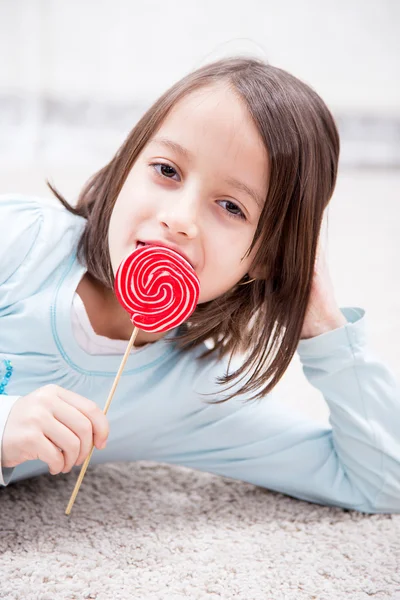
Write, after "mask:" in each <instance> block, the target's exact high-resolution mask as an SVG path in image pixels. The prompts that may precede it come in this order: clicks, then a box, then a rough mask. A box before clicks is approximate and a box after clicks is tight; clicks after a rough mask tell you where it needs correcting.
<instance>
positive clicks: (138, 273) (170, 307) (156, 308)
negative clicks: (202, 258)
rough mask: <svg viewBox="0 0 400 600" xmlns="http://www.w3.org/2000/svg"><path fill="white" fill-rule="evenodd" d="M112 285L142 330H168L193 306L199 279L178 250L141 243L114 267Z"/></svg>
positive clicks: (192, 308) (196, 298) (193, 308)
mask: <svg viewBox="0 0 400 600" xmlns="http://www.w3.org/2000/svg"><path fill="white" fill-rule="evenodd" d="M114 289H115V293H116V296H117V298H118V300H119V302H120V304H121V305H122V306H123V307H124V308H125V310H126V311H127V312H128V313H129V314H130V315H131V321H132V323H133V324H134V325H136V327H139V328H140V329H143V331H151V332H156V331H168V330H169V329H173V328H174V327H177V326H178V325H180V324H181V323H183V322H184V321H185V320H186V319H187V318H188V317H190V315H191V314H192V313H193V311H194V310H195V308H196V305H197V302H198V299H199V294H200V282H199V279H198V277H197V275H196V272H195V270H194V269H193V267H192V266H191V265H190V264H189V263H188V262H187V260H186V259H184V258H183V257H182V256H181V255H180V254H178V253H177V252H175V251H174V250H171V249H170V248H164V247H162V246H142V247H140V248H137V249H136V250H134V251H133V252H132V253H131V254H129V255H128V256H127V257H126V258H125V259H124V260H123V261H122V262H121V264H120V266H119V267H118V270H117V273H116V276H115V282H114Z"/></svg>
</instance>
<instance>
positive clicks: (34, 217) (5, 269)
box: [0, 194, 43, 486]
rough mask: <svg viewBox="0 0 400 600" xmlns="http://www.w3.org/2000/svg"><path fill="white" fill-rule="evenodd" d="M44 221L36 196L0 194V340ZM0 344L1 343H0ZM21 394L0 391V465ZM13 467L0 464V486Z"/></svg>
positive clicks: (9, 475) (6, 479)
mask: <svg viewBox="0 0 400 600" xmlns="http://www.w3.org/2000/svg"><path fill="white" fill-rule="evenodd" d="M42 221H43V216H42V210H41V208H40V205H39V203H38V202H37V200H36V199H35V198H29V197H25V196H20V195H16V194H7V195H1V196H0V264H1V269H0V342H1V319H6V318H7V315H6V313H7V307H8V305H9V304H11V303H12V302H13V301H15V299H16V298H17V297H18V294H19V293H20V281H19V277H18V273H19V269H20V267H21V266H22V265H23V264H24V263H25V262H26V261H27V259H28V257H29V255H30V253H31V252H32V249H33V247H34V246H35V243H36V241H37V239H38V236H39V233H40V229H41V225H42ZM0 347H1V345H0ZM18 398H20V396H8V395H6V394H0V465H2V462H1V456H2V446H3V434H4V429H5V426H6V423H7V419H8V416H9V414H10V412H11V409H12V407H13V406H14V403H15V402H16V401H17V400H18ZM13 471H14V469H13V468H4V467H2V466H1V467H0V486H5V485H8V483H9V481H10V479H11V476H12V473H13Z"/></svg>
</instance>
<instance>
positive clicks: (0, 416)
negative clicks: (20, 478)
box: [0, 394, 21, 486]
mask: <svg viewBox="0 0 400 600" xmlns="http://www.w3.org/2000/svg"><path fill="white" fill-rule="evenodd" d="M18 398H21V396H6V395H4V394H3V395H0V465H1V468H0V486H6V485H8V484H9V483H10V480H11V477H12V474H13V471H14V468H15V467H3V462H2V456H3V434H4V430H5V428H6V423H7V420H8V417H9V415H10V412H11V409H12V407H13V406H14V404H15V403H16V401H17V400H18Z"/></svg>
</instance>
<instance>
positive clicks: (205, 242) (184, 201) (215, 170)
mask: <svg viewBox="0 0 400 600" xmlns="http://www.w3.org/2000/svg"><path fill="white" fill-rule="evenodd" d="M267 160H268V157H267V152H266V149H265V147H264V145H263V142H262V140H261V138H260V136H259V134H258V131H257V129H256V127H255V125H254V123H253V122H252V120H251V117H250V116H249V114H248V112H247V110H246V108H245V107H244V105H243V104H242V103H241V101H240V100H239V99H238V98H237V96H236V95H235V94H234V93H233V92H232V91H231V90H229V89H228V88H227V87H225V86H224V87H222V86H217V87H215V86H214V87H212V88H210V87H208V88H203V89H201V90H197V91H195V92H193V93H192V94H190V95H189V96H186V97H185V98H184V99H182V100H181V101H180V102H178V103H177V104H176V105H175V106H174V108H173V109H172V111H171V112H170V113H169V115H168V116H167V117H166V119H165V120H164V122H163V124H162V126H161V127H160V128H159V130H158V131H157V133H156V134H155V135H154V136H153V138H151V140H150V141H149V142H148V143H147V145H146V146H145V147H144V148H143V150H142V152H141V153H140V155H139V156H138V158H137V160H136V162H135V164H134V165H133V167H132V169H131V171H130V173H129V175H128V177H127V179H126V181H125V183H124V185H123V187H122V189H121V192H120V194H119V196H118V198H117V201H116V203H115V206H114V209H113V212H112V215H111V219H110V225H109V249H110V256H111V264H112V268H113V271H114V274H115V273H116V271H117V269H118V266H119V264H120V263H121V261H122V260H123V259H124V258H125V257H126V256H127V254H129V253H130V252H132V251H133V250H134V249H135V248H136V245H137V242H138V241H142V242H146V241H150V240H158V241H164V242H165V243H166V244H167V245H171V246H173V247H174V248H175V249H177V251H181V252H182V253H183V254H184V255H185V256H186V258H187V259H188V260H189V262H190V263H191V264H192V266H193V267H194V269H195V271H196V273H197V276H198V277H199V280H200V297H199V303H202V302H207V301H209V300H213V299H215V298H217V297H218V296H220V295H221V294H223V293H225V292H227V291H228V290H229V289H231V288H232V287H233V286H234V285H236V284H237V283H238V282H239V280H240V279H241V278H242V277H243V276H244V275H245V274H246V273H248V272H249V268H250V264H251V262H252V260H253V258H254V255H255V252H256V251H257V247H255V248H254V249H253V252H252V253H251V254H250V255H249V256H248V257H247V258H246V259H244V260H242V258H243V257H244V255H245V254H246V252H247V250H248V248H249V246H250V245H251V241H252V239H253V236H254V233H255V230H256V227H257V222H258V219H259V216H260V213H261V209H262V203H263V202H264V199H265V197H266V194H267V186H268V167H267ZM250 275H252V274H251V273H250ZM250 285H251V284H250Z"/></svg>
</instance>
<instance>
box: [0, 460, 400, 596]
mask: <svg viewBox="0 0 400 600" xmlns="http://www.w3.org/2000/svg"><path fill="white" fill-rule="evenodd" d="M79 471H80V467H75V468H74V469H73V471H72V472H71V473H68V474H65V475H64V474H60V475H57V476H52V475H50V474H49V475H41V476H40V477H36V478H34V479H30V480H25V481H20V482H17V483H15V484H12V485H10V486H8V487H7V488H1V489H0V502H1V539H0V552H1V556H0V581H1V585H0V597H1V598H10V599H18V600H19V599H24V600H25V599H26V600H31V599H32V600H33V599H35V600H36V599H37V600H56V599H68V600H72V599H79V600H81V599H89V598H95V599H97V600H119V599H129V598H135V599H136V598H137V599H143V600H152V599H160V600H164V599H165V600H174V599H175V598H191V599H196V600H197V599H199V600H203V599H208V598H210V599H212V598H224V599H227V600H229V599H230V598H240V599H243V600H252V599H254V600H258V599H260V600H261V599H262V600H275V599H277V600H281V599H282V600H283V599H284V600H292V599H293V600H302V599H307V600H311V599H315V600H328V599H329V600H330V599H335V600H337V599H342V598H350V599H352V598H355V599H364V598H371V597H373V598H374V599H376V600H380V599H384V598H385V599H386V598H396V599H400V572H399V565H400V545H399V540H400V515H386V514H385V515H366V514H361V513H358V512H355V511H347V510H343V509H340V508H332V507H326V506H319V505H316V504H311V503H308V502H304V501H301V500H296V499H294V498H291V497H289V496H284V495H282V494H279V493H276V492H271V491H269V490H265V489H262V488H260V487H256V486H254V485H251V484H248V483H245V482H241V481H235V480H233V479H228V478H224V477H219V476H216V475H212V474H209V473H203V472H200V471H194V470H192V469H188V468H186V467H176V466H170V465H165V464H155V463H151V462H145V461H142V462H138V463H109V464H107V465H95V466H93V467H91V466H89V469H88V471H87V473H86V475H85V478H84V480H83V483H82V486H81V489H80V491H79V494H78V497H77V499H76V501H75V504H74V506H73V508H72V512H71V514H70V516H68V517H67V516H66V515H65V514H64V511H65V508H66V505H67V503H68V500H69V497H70V494H71V492H72V489H73V487H74V485H75V481H76V479H77V476H78V474H79Z"/></svg>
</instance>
